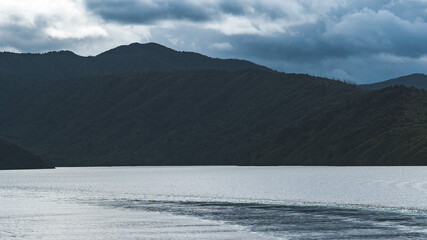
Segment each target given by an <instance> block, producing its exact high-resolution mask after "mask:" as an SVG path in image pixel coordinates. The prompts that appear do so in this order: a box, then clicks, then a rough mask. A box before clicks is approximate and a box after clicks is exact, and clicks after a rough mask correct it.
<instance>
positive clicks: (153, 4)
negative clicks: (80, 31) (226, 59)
mask: <svg viewBox="0 0 427 240" xmlns="http://www.w3.org/2000/svg"><path fill="white" fill-rule="evenodd" d="M85 3H86V6H87V8H88V9H89V10H90V11H92V12H93V13H95V14H98V15H100V16H101V17H102V18H104V19H106V20H111V21H116V22H120V23H126V24H150V23H154V22H156V21H161V20H189V21H196V22H198V21H207V20H209V19H210V14H211V13H210V12H209V11H208V10H207V9H208V8H206V7H209V6H207V4H203V5H200V4H198V3H197V1H188V0H181V1H167V0H157V1H155V0H107V1H105V0H87V1H86V2H85Z"/></svg>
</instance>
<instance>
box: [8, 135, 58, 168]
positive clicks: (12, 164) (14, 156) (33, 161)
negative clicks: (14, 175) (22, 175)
mask: <svg viewBox="0 0 427 240" xmlns="http://www.w3.org/2000/svg"><path fill="white" fill-rule="evenodd" d="M52 167H53V165H52V164H50V163H48V162H46V161H44V160H42V159H41V158H40V157H39V156H36V155H35V154H34V153H32V152H29V151H27V150H25V149H22V148H20V147H18V146H17V145H15V144H13V143H10V142H7V141H5V140H3V139H0V170H5V169H34V168H52Z"/></svg>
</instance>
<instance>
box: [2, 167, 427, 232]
mask: <svg viewBox="0 0 427 240" xmlns="http://www.w3.org/2000/svg"><path fill="white" fill-rule="evenodd" d="M0 239H427V167H235V166H205V167H109V168H108V167H107V168H58V169H52V170H20V171H0Z"/></svg>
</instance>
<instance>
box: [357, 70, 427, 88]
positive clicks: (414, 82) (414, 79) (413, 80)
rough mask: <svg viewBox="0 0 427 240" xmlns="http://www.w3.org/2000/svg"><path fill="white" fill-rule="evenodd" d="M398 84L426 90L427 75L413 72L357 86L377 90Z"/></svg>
mask: <svg viewBox="0 0 427 240" xmlns="http://www.w3.org/2000/svg"><path fill="white" fill-rule="evenodd" d="M399 85H403V86H406V87H415V88H419V89H424V90H427V75H424V74H421V73H415V74H411V75H408V76H403V77H398V78H394V79H390V80H387V81H384V82H378V83H372V84H363V85H359V87H360V88H362V89H366V90H378V89H382V88H386V87H391V86H399Z"/></svg>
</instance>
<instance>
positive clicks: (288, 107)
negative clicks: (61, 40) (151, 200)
mask: <svg viewBox="0 0 427 240" xmlns="http://www.w3.org/2000/svg"><path fill="white" fill-rule="evenodd" d="M6 55H7V54H6ZM6 55H5V54H3V55H1V57H3V58H4V57H5V56H6ZM50 55H52V56H57V57H58V59H57V60H56V61H53V60H49V61H47V60H46V62H47V63H46V62H44V61H42V59H50V58H49V57H48V56H49V54H45V55H40V56H36V55H25V54H21V55H13V54H12V56H13V57H24V58H25V59H26V57H28V59H30V60H28V59H26V60H25V61H24V60H22V59H21V60H22V61H23V62H21V60H16V62H15V63H16V64H17V65H16V66H15V65H14V64H12V65H11V67H6V68H5V67H4V66H5V65H4V62H3V63H1V64H0V66H2V69H3V70H4V71H3V70H2V71H3V73H1V74H0V84H1V86H3V87H2V88H0V136H5V137H7V139H8V140H10V141H13V142H15V143H17V144H19V145H20V146H23V147H25V148H27V149H30V150H31V151H33V152H35V153H36V154H38V155H40V156H41V157H43V158H45V159H48V160H50V161H52V162H53V163H54V164H55V165H56V166H106V165H189V164H191V165H197V164H238V165H427V93H426V91H424V90H418V89H415V88H406V87H403V86H398V87H388V88H384V89H381V90H377V91H366V90H362V89H360V88H358V87H357V86H353V85H348V84H345V83H342V82H339V81H334V80H330V79H325V78H318V77H313V76H309V75H304V74H285V73H279V72H275V71H272V70H269V69H267V68H264V67H262V66H258V65H255V64H252V63H249V62H246V61H240V60H218V59H211V58H208V57H205V56H202V55H198V54H196V53H186V52H176V51H174V50H171V49H168V48H165V47H163V46H160V45H157V44H145V45H141V44H132V45H129V46H122V47H119V48H116V49H113V50H110V51H107V52H105V53H103V54H101V55H99V56H96V57H93V58H82V57H79V56H76V55H74V54H72V53H71V52H59V53H50ZM37 57H41V58H38V60H37V61H36V60H34V59H33V58H37ZM31 59H33V60H31ZM82 59H83V62H84V61H88V62H86V63H87V64H84V63H82V61H81V60H82ZM94 59H96V61H95V60H94ZM108 59H109V60H108ZM111 59H114V60H111ZM31 61H34V62H31ZM90 61H95V62H96V64H93V63H90ZM5 62H7V63H8V64H10V63H11V62H13V61H5ZM113 63H114V64H113ZM37 64H39V65H37ZM67 64H68V65H69V66H74V67H69V68H64V66H67ZM98 64H99V65H98ZM109 64H110V65H109ZM116 64H117V66H115V65H116ZM46 66H49V67H46ZM76 66H77V67H76ZM159 66H160V67H159ZM38 67H40V73H38V74H35V72H36V70H37V68H38ZM19 68H22V69H21V70H19ZM76 69H80V70H79V71H81V72H79V71H76ZM12 70H13V71H12ZM14 71H15V72H14ZM67 71H68V72H67ZM6 72H7V73H6ZM31 74H35V75H34V76H31ZM42 76H44V77H42ZM43 79H44V80H43Z"/></svg>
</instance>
